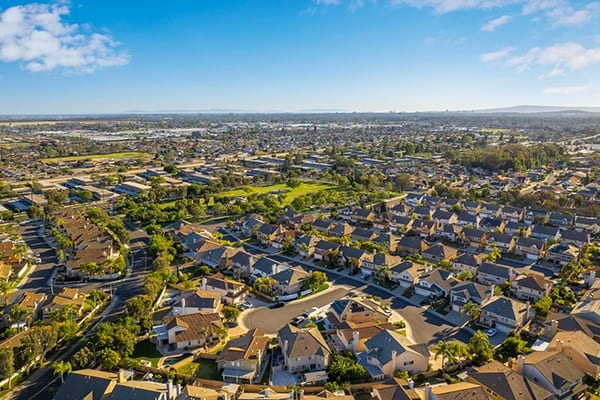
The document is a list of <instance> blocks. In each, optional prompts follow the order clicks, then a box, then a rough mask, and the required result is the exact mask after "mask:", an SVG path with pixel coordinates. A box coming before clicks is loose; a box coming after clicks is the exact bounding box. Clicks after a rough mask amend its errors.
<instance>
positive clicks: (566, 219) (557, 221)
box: [548, 213, 575, 229]
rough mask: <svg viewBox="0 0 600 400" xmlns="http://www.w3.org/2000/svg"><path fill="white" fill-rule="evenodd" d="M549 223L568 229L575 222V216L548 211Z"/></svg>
mask: <svg viewBox="0 0 600 400" xmlns="http://www.w3.org/2000/svg"><path fill="white" fill-rule="evenodd" d="M548 222H549V223H550V225H553V226H556V227H558V228H561V229H569V228H571V227H572V226H573V224H574V223H575V217H574V216H572V215H569V214H562V213H550V217H549V218H548Z"/></svg>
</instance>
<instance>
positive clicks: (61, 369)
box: [52, 361, 73, 383]
mask: <svg viewBox="0 0 600 400" xmlns="http://www.w3.org/2000/svg"><path fill="white" fill-rule="evenodd" d="M52 369H53V370H54V375H60V382H61V383H65V374H69V373H71V371H72V369H73V368H72V366H71V363H70V362H68V361H56V362H53V363H52Z"/></svg>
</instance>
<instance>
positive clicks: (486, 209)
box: [479, 203, 502, 218]
mask: <svg viewBox="0 0 600 400" xmlns="http://www.w3.org/2000/svg"><path fill="white" fill-rule="evenodd" d="M501 215H502V206H499V205H497V204H489V203H483V204H482V205H481V207H480V208H479V216H480V217H481V218H499V217H500V216H501Z"/></svg>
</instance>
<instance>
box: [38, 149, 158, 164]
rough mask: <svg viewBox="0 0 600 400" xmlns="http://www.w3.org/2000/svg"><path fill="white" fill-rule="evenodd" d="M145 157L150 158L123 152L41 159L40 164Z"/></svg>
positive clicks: (144, 156) (138, 153)
mask: <svg viewBox="0 0 600 400" xmlns="http://www.w3.org/2000/svg"><path fill="white" fill-rule="evenodd" d="M147 157H150V154H148V153H141V152H139V151H125V152H122V153H106V154H84V155H80V156H68V157H52V158H43V159H42V162H45V163H58V162H69V161H80V160H103V159H122V158H147Z"/></svg>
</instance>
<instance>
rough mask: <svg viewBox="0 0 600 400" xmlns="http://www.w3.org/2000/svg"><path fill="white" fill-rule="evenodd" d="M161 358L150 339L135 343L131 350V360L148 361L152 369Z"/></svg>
mask: <svg viewBox="0 0 600 400" xmlns="http://www.w3.org/2000/svg"><path fill="white" fill-rule="evenodd" d="M161 357H162V354H160V353H159V351H158V350H156V345H155V344H154V343H152V342H151V341H150V339H146V340H142V341H141V342H139V343H137V344H136V345H135V347H134V348H133V354H132V355H131V358H132V359H133V360H135V361H138V362H140V361H142V360H146V361H150V362H151V363H152V366H153V367H157V366H158V360H159V359H160V358H161Z"/></svg>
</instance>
